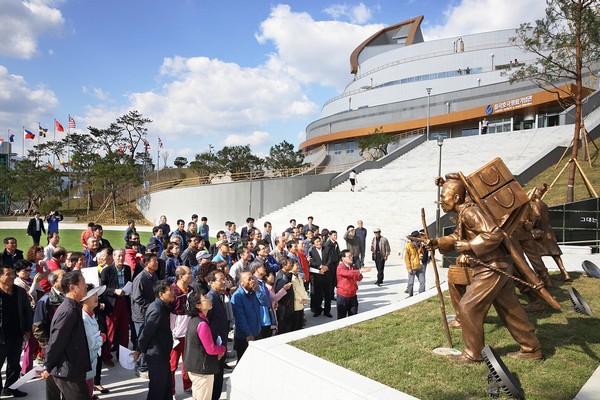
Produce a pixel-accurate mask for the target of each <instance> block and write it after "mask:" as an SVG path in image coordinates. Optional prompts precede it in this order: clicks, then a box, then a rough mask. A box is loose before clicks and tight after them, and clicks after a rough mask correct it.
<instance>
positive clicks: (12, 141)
mask: <svg viewBox="0 0 600 400" xmlns="http://www.w3.org/2000/svg"><path fill="white" fill-rule="evenodd" d="M8 141H9V142H11V143H14V142H15V134H14V133H13V134H11V135H10V138H8Z"/></svg>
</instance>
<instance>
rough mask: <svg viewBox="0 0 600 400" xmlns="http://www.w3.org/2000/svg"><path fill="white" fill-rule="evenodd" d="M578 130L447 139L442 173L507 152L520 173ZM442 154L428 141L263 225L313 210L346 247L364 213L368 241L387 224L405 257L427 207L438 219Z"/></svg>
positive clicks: (278, 227)
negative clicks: (408, 237) (408, 238)
mask: <svg viewBox="0 0 600 400" xmlns="http://www.w3.org/2000/svg"><path fill="white" fill-rule="evenodd" d="M594 118H595V119H596V121H595V122H594V121H592V120H593V119H594ZM598 120H600V112H598V111H596V112H595V113H593V114H592V115H590V117H589V118H588V120H587V121H586V125H587V126H588V129H589V130H591V129H592V128H593V127H595V126H596V125H597V123H598ZM572 136H573V125H566V126H559V127H552V128H542V129H534V130H527V131H515V132H507V133H498V134H490V135H484V136H471V137H462V138H456V139H449V140H445V141H444V144H443V148H442V175H445V174H446V173H448V172H457V171H461V172H463V173H464V174H465V175H468V174H470V173H471V172H473V171H474V170H476V169H478V168H479V167H480V166H482V165H484V164H485V163H487V162H489V161H490V160H492V159H493V158H495V157H500V158H502V159H503V160H504V162H505V163H506V164H507V166H508V168H509V169H510V170H511V171H512V172H513V174H518V173H519V172H520V171H521V170H522V169H524V168H526V167H527V166H528V165H529V164H531V163H532V162H534V161H536V160H539V159H540V158H542V157H543V156H544V155H546V154H547V153H548V152H549V151H551V150H552V149H554V148H556V147H557V146H568V145H569V143H570V141H571V138H572ZM438 158H439V147H438V145H437V142H436V141H429V142H426V143H423V144H422V145H420V146H418V147H417V148H415V149H414V150H412V151H410V152H409V153H407V154H405V155H404V156H402V157H400V158H398V159H397V160H395V161H393V162H392V163H390V164H388V165H387V166H385V167H383V168H380V169H376V170H367V171H365V172H363V173H360V174H358V176H357V180H358V183H357V185H356V189H357V191H355V192H351V191H350V183H349V182H344V183H342V184H340V185H338V186H337V187H335V188H333V189H332V190H331V191H329V192H315V193H312V194H310V195H308V196H306V197H304V198H302V199H300V200H298V201H296V202H295V203H292V204H290V205H288V206H286V207H284V208H282V209H279V210H277V211H275V212H273V213H271V214H269V215H267V216H265V217H264V218H261V219H260V221H258V223H257V226H260V227H261V228H262V226H263V222H264V221H270V222H271V223H272V224H273V229H274V231H276V232H277V233H280V232H281V231H283V230H285V229H286V228H287V227H288V226H289V220H290V218H295V219H296V220H297V221H298V222H299V223H306V218H307V217H308V216H309V215H312V216H313V217H314V222H315V224H317V225H318V226H319V227H320V228H327V229H329V230H331V229H335V230H337V231H338V232H339V233H340V235H339V239H340V243H342V244H343V245H342V244H341V245H340V246H341V247H342V248H343V247H344V245H345V242H344V241H343V239H342V234H343V233H344V231H345V229H346V227H347V226H348V225H349V224H353V225H356V221H357V220H358V219H362V220H363V221H364V226H365V228H366V229H367V230H368V231H369V234H368V236H367V247H368V246H369V245H370V240H371V238H372V237H373V234H372V230H373V228H381V230H382V235H383V236H385V237H387V238H388V239H390V244H391V246H392V259H391V260H390V261H391V262H392V263H399V262H400V259H399V255H398V254H399V252H402V250H403V248H404V245H405V243H406V235H409V234H410V232H411V231H413V230H416V229H420V228H422V227H423V225H422V223H421V208H424V209H425V213H426V217H427V223H428V224H430V223H433V222H434V221H435V213H436V205H435V204H434V202H435V201H436V199H437V187H436V186H435V185H434V179H435V177H436V176H437V175H438ZM565 161H566V160H565ZM557 173H558V171H557ZM548 183H550V182H548ZM442 213H443V211H442ZM367 251H368V250H367ZM368 256H370V253H367V257H368Z"/></svg>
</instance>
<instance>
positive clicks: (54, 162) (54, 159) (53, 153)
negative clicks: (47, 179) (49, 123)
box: [52, 118, 56, 169]
mask: <svg viewBox="0 0 600 400" xmlns="http://www.w3.org/2000/svg"><path fill="white" fill-rule="evenodd" d="M53 119H54V138H53V139H52V142H53V143H52V145H53V146H54V151H53V152H52V169H54V168H56V118H53Z"/></svg>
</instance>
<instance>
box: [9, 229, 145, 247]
mask: <svg viewBox="0 0 600 400" xmlns="http://www.w3.org/2000/svg"><path fill="white" fill-rule="evenodd" d="M26 227H27V223H26V222H25V223H24V225H23V229H0V239H4V238H5V237H8V236H12V237H14V238H15V239H17V245H18V248H19V249H20V250H23V252H24V253H27V250H28V249H29V247H30V246H31V245H32V240H31V236H27V234H26V233H25V231H26ZM81 232H82V231H81V230H78V229H60V243H59V245H60V246H63V247H64V248H66V249H67V250H73V251H81V250H82V246H81V242H80V241H79V238H80V237H81ZM124 233H125V231H120V230H119V231H109V230H106V229H105V230H104V235H103V237H104V238H105V239H107V240H108V241H110V244H111V245H112V246H113V247H114V248H124V247H125V242H124V241H123V234H124ZM139 234H140V241H141V243H142V244H146V243H148V240H150V236H152V234H151V233H150V232H139ZM40 245H41V246H46V245H47V241H46V237H45V236H44V235H42V238H41V239H40Z"/></svg>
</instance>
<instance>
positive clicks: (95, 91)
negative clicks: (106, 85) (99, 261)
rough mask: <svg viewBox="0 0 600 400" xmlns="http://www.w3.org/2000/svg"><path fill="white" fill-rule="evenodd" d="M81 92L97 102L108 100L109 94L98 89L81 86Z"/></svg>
mask: <svg viewBox="0 0 600 400" xmlns="http://www.w3.org/2000/svg"><path fill="white" fill-rule="evenodd" d="M81 92H82V93H84V94H89V95H91V96H93V97H95V98H96V99H98V100H102V101H104V100H108V99H109V93H108V92H106V91H104V90H102V89H100V88H89V87H87V86H82V87H81Z"/></svg>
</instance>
